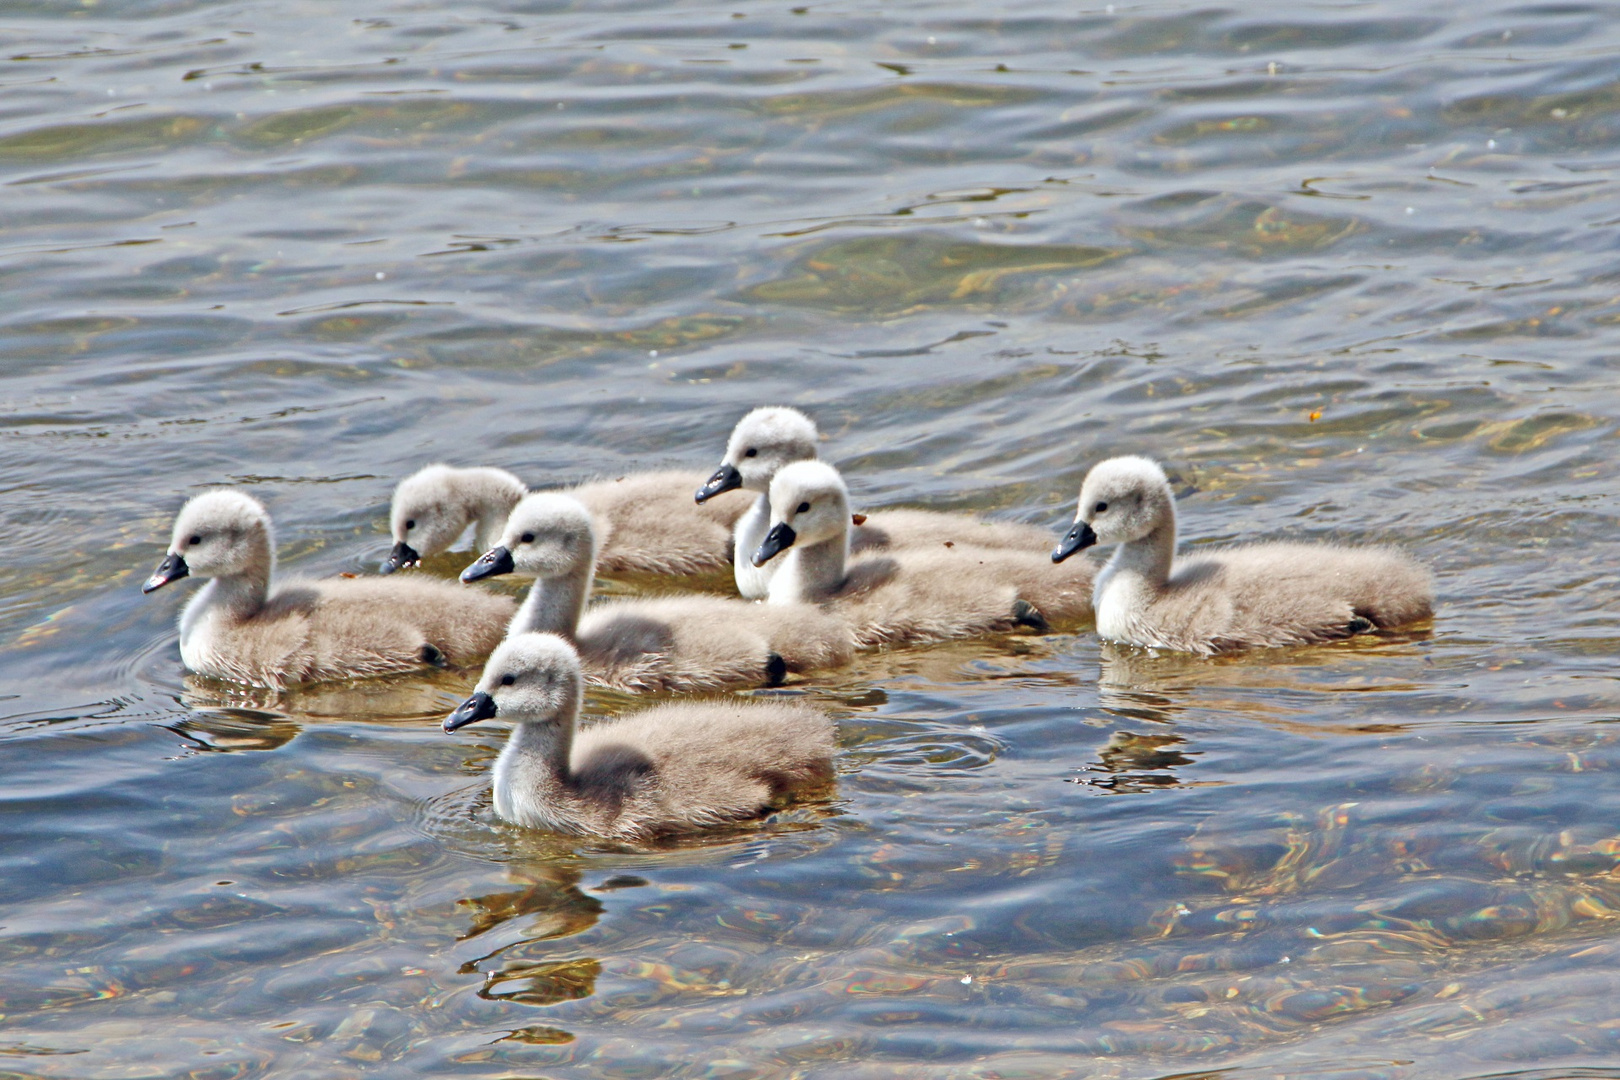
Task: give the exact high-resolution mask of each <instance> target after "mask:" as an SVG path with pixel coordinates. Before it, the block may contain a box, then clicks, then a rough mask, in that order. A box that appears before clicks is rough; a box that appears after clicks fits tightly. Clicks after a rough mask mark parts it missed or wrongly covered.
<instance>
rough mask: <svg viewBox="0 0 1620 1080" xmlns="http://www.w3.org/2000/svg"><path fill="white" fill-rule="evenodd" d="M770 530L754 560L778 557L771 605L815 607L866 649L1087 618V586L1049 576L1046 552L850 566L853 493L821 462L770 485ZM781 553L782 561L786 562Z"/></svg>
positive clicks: (923, 556) (958, 547) (903, 555)
mask: <svg viewBox="0 0 1620 1080" xmlns="http://www.w3.org/2000/svg"><path fill="white" fill-rule="evenodd" d="M770 494H771V527H770V529H769V531H767V532H766V534H765V538H764V540H762V541H761V542H760V544H759V547H758V548H757V549H756V550H755V551H754V553H753V561H754V562H755V563H756V564H758V565H763V564H764V563H766V562H769V561H770V560H772V559H777V558H780V559H781V560H782V565H781V566H780V567H779V568H778V569H777V571H776V574H775V575H774V576H773V577H772V578H771V583H770V592H769V602H770V604H771V605H776V604H794V605H802V604H805V603H816V604H821V605H823V607H824V609H825V610H828V611H830V612H832V613H833V614H835V615H837V616H838V617H840V618H842V619H845V620H848V621H849V623H850V624H851V625H852V626H853V627H854V631H855V639H856V641H857V642H858V643H859V644H860V645H861V646H862V647H867V646H872V645H882V644H891V643H904V642H925V641H944V640H947V639H950V638H960V637H972V636H974V635H976V634H985V633H991V632H995V631H1000V630H1009V629H1012V628H1013V627H1014V626H1018V625H1025V626H1030V627H1034V628H1036V629H1042V630H1045V629H1049V628H1050V625H1051V624H1052V623H1055V622H1064V623H1072V622H1075V621H1079V620H1084V619H1087V618H1089V617H1090V615H1091V582H1090V580H1089V579H1080V580H1076V579H1072V578H1069V577H1068V576H1067V575H1065V574H1063V573H1054V572H1053V567H1052V563H1051V560H1050V559H1048V558H1047V557H1046V555H1045V553H1044V552H1043V553H1041V554H1035V553H1033V552H1028V551H1016V550H1008V549H995V548H981V547H974V546H972V545H970V544H953V545H950V546H945V545H941V546H938V547H934V548H928V549H922V550H919V549H902V550H896V551H891V552H889V553H888V554H884V555H869V556H866V557H864V558H861V559H857V560H855V561H853V562H850V561H848V559H849V530H850V514H849V491H848V490H847V489H846V488H845V487H844V480H843V477H841V476H839V475H838V470H837V469H834V468H833V467H832V466H831V465H827V464H825V463H823V462H820V461H799V462H795V463H794V464H792V465H788V466H786V467H784V468H783V469H782V470H781V471H780V472H779V473H777V474H776V479H775V480H773V481H771V493H770ZM784 553H785V554H784Z"/></svg>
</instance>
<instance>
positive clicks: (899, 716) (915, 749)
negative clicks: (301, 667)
mask: <svg viewBox="0 0 1620 1080" xmlns="http://www.w3.org/2000/svg"><path fill="white" fill-rule="evenodd" d="M1617 16H1620V8H1617V7H1616V6H1615V5H1613V4H1563V5H1534V4H1532V5H1525V4H1509V3H1486V4H1475V5H1468V6H1459V5H1450V4H1431V5H1411V4H1391V3H1380V2H1368V3H1354V4H1325V3H1319V4H1309V3H1307V4H1289V5H1281V4H1250V5H1236V6H1230V7H1207V6H1206V7H1194V6H1186V5H1178V4H1173V3H1162V4H1160V3H1116V4H1114V5H1112V7H1109V6H1108V5H1100V4H1094V5H1090V6H1084V7H1075V6H1072V5H1070V6H1064V5H1053V4H1046V3H1040V2H1035V3H1030V4H1025V5H1021V6H1017V7H1014V8H1007V9H1003V10H1000V11H998V12H991V11H988V10H987V9H984V8H982V6H977V7H976V6H972V5H966V4H953V3H948V2H943V0H941V2H937V3H932V4H907V5H892V4H891V5H882V6H861V5H847V4H829V5H821V4H817V3H814V2H811V3H809V4H807V5H804V6H790V4H779V5H772V4H762V3H759V2H756V0H749V2H748V3H738V4H735V5H731V6H712V5H706V4H702V3H674V4H666V5H648V4H637V3H618V4H614V5H603V4H593V5H581V6H578V7H571V6H569V5H566V4H559V3H496V2H483V0H475V2H473V3H471V4H461V5H454V6H452V7H449V8H446V7H443V6H442V5H437V6H430V5H425V4H414V3H406V2H393V3H389V2H384V3H382V4H374V5H371V6H369V7H367V8H366V9H365V10H364V11H361V10H359V9H356V8H354V7H352V6H349V7H345V6H342V5H330V4H316V3H308V2H293V3H276V4H270V3H263V2H253V0H249V2H246V3H240V4H232V5H214V4H203V3H194V2H193V3H187V2H164V0H77V2H74V3H58V2H52V3H28V2H23V3H17V2H0V57H3V58H4V63H3V64H0V296H3V297H4V300H5V302H4V305H3V307H0V358H3V364H0V380H3V382H0V386H3V390H4V393H3V395H0V425H3V428H0V431H3V436H4V438H3V441H0V447H3V449H4V462H5V467H4V469H3V470H0V485H3V490H4V492H5V497H4V498H3V499H0V547H3V550H4V551H5V553H6V557H5V558H4V559H3V560H0V656H3V659H0V701H3V705H0V711H3V713H4V715H3V716H0V744H3V745H0V753H3V755H4V759H3V760H4V764H3V765H0V1076H3V1077H6V1078H8V1080H9V1078H12V1077H50V1078H67V1077H72V1078H98V1080H99V1078H103V1077H106V1078H113V1077H119V1078H122V1077H170V1076H191V1077H221V1078H224V1077H232V1078H235V1077H252V1076H272V1075H274V1076H323V1077H324V1076H331V1077H343V1076H356V1075H362V1074H364V1075H377V1076H415V1075H423V1076H435V1077H438V1076H478V1077H483V1076H487V1077H492V1078H493V1077H518V1076H523V1077H529V1076H546V1077H553V1078H565V1077H580V1078H583V1077H604V1078H605V1077H615V1078H620V1077H638V1076H648V1077H651V1076H660V1077H662V1076H702V1077H711V1076H712V1077H717V1078H718V1077H727V1078H742V1077H773V1078H774V1077H800V1076H803V1077H840V1078H844V1077H856V1078H860V1077H869V1076H870V1077H880V1076H881V1077H901V1078H922V1077H940V1078H944V1077H952V1078H955V1077H981V1078H984V1080H992V1078H1012V1077H1031V1078H1036V1077H1039V1078H1045V1077H1060V1076H1069V1075H1074V1076H1087V1077H1116V1076H1117V1077H1131V1078H1137V1077H1140V1078H1148V1077H1160V1076H1171V1075H1180V1076H1186V1075H1198V1076H1203V1075H1207V1074H1210V1073H1212V1072H1213V1071H1215V1070H1228V1071H1229V1074H1230V1075H1232V1076H1236V1077H1254V1078H1258V1077H1261V1076H1267V1077H1269V1076H1274V1075H1289V1076H1312V1077H1345V1078H1351V1077H1354V1078H1357V1080H1360V1078H1363V1077H1373V1076H1377V1077H1391V1078H1400V1080H1405V1078H1408V1077H1431V1076H1433V1077H1447V1078H1460V1077H1484V1076H1498V1075H1502V1074H1513V1075H1517V1076H1519V1077H1521V1078H1523V1080H1541V1078H1549V1080H1550V1078H1552V1077H1565V1076H1577V1075H1578V1076H1590V1077H1605V1076H1612V1075H1620V1013H1617V1011H1616V1006H1615V1004H1614V1002H1615V1001H1616V999H1617V992H1620V869H1617V867H1620V799H1617V797H1616V795H1615V794H1614V785H1613V782H1612V780H1611V777H1612V775H1613V772H1614V770H1615V768H1616V767H1617V766H1620V745H1617V741H1616V728H1615V727H1614V721H1615V720H1616V718H1617V716H1620V710H1617V701H1620V688H1617V686H1616V662H1615V661H1616V651H1617V649H1616V645H1617V638H1620V634H1617V630H1620V620H1617V615H1616V611H1617V610H1620V604H1617V599H1620V597H1617V589H1616V583H1615V575H1614V568H1615V566H1616V565H1617V560H1620V544H1617V542H1616V540H1615V535H1616V528H1615V526H1616V520H1615V519H1616V512H1615V491H1616V488H1615V481H1614V475H1615V472H1614V462H1615V458H1616V450H1617V446H1620V444H1617V442H1616V434H1617V430H1620V428H1617V413H1620V404H1617V403H1620V395H1617V391H1620V386H1617V383H1620V378H1617V372H1620V360H1617V357H1620V350H1617V347H1616V343H1617V339H1616V334H1615V330H1614V327H1615V326H1616V324H1617V323H1620V286H1617V281H1620V276H1617V274H1616V269H1615V267H1616V258H1615V252H1616V238H1617V226H1620V201H1617V199H1616V190H1617V189H1616V184H1615V180H1616V170H1617V169H1620V67H1617V65H1616V57H1617V55H1620V18H1617ZM762 403H790V404H795V405H798V406H800V407H803V408H805V409H806V410H808V411H810V412H811V413H812V414H813V415H814V416H815V417H816V418H817V419H818V421H819V422H820V423H821V425H822V428H823V430H824V431H825V432H826V433H827V434H828V436H829V441H828V443H827V445H826V456H828V457H829V458H830V459H832V460H834V461H835V462H837V463H838V464H839V465H840V466H841V467H842V468H843V469H844V470H845V472H846V475H847V476H848V477H849V479H850V482H851V484H852V486H853V488H854V490H855V492H856V494H857V498H858V499H859V500H860V502H861V504H862V505H863V506H867V507H876V506H885V505H897V504H906V505H919V506H933V507H941V508H955V509H972V510H976V511H980V512H983V513H986V514H990V515H992V516H996V517H1002V518H1008V519H1016V520H1027V521H1033V522H1038V523H1041V524H1047V525H1051V526H1052V527H1053V529H1054V536H1055V535H1056V534H1057V532H1058V530H1059V527H1060V526H1061V525H1062V524H1064V523H1066V521H1067V519H1068V517H1069V516H1070V515H1071V514H1072V500H1073V498H1074V496H1075V492H1076V490H1077V489H1078V486H1079V481H1080V478H1081V477H1082V476H1083V475H1084V473H1085V471H1086V469H1087V468H1088V467H1089V466H1090V465H1091V464H1092V463H1094V462H1095V461H1096V460H1098V459H1100V458H1102V457H1105V456H1109V455H1112V454H1115V453H1122V452H1143V453H1150V454H1152V455H1154V456H1156V457H1158V458H1160V459H1162V460H1164V461H1165V463H1166V465H1167V467H1168V468H1169V469H1170V471H1171V472H1172V474H1173V475H1174V477H1175V480H1176V485H1177V489H1178V492H1179V493H1180V495H1181V512H1182V524H1183V530H1184V535H1185V538H1186V540H1187V542H1189V543H1194V544H1196V543H1206V542H1224V541H1232V540H1239V539H1250V538H1279V537H1289V538H1334V539H1342V540H1347V541H1352V542H1361V541H1392V542H1397V543H1400V544H1402V545H1403V546H1405V547H1407V548H1408V549H1409V550H1411V551H1412V552H1414V553H1415V554H1417V555H1418V556H1419V557H1420V558H1422V559H1423V560H1424V561H1425V562H1427V563H1428V564H1429V565H1431V566H1432V567H1433V568H1434V569H1435V572H1436V577H1437V581H1438V586H1439V596H1440V605H1439V612H1438V615H1437V618H1436V619H1435V621H1434V623H1433V626H1432V628H1430V629H1425V630H1419V631H1418V632H1414V633H1411V634H1402V635H1390V636H1387V637H1383V638H1379V639H1363V640H1358V641H1355V642H1351V643H1344V644H1340V645H1335V646H1332V647H1324V648H1315V649H1303V650H1292V651H1287V652H1281V653H1264V654H1253V655H1245V656H1240V657H1232V658H1225V659H1220V660H1210V661H1205V660H1190V659H1184V658H1176V657H1167V656H1160V657H1154V656H1149V655H1147V654H1145V653H1140V652H1134V651H1131V650H1122V649H1116V648H1114V647H1112V646H1108V645H1105V644H1101V643H1099V642H1098V641H1097V640H1096V639H1095V637H1094V636H1092V635H1090V634H1080V635H1052V636H1048V637H1027V636H1018V637H1011V638H1006V639H1000V640H986V641H978V642H969V643H959V644H954V645H950V646H944V647H938V648H932V649H926V650H913V651H896V652H890V653H883V654H875V655H870V656H867V657H865V658H863V659H862V661H861V662H860V663H859V664H858V665H857V666H855V667H853V668H851V669H848V670H846V671H841V672H836V673H832V674H830V675H827V676H825V677H818V678H817V679H815V680H814V681H811V682H809V683H806V684H803V685H800V686H797V687H795V688H793V689H792V690H790V691H787V692H790V693H794V694H802V695H804V696H806V697H807V698H809V699H810V700H812V701H814V702H816V703H818V704H820V705H822V706H824V707H825V708H827V709H828V710H829V711H831V712H832V713H833V714H834V715H835V716H836V718H837V719H838V721H839V723H840V726H841V744H842V747H843V749H842V752H841V757H840V778H839V783H838V787H837V792H836V796H835V798H834V800H833V801H832V802H830V803H828V804H815V805H808V806H802V807H799V808H797V809H795V810H793V811H791V812H789V813H787V814H785V815H782V816H781V817H779V818H778V819H775V820H773V821H771V822H768V823H765V824H763V825H760V826H758V827H749V828H743V829H739V830H737V831H734V832H730V833H726V834H723V835H717V836H711V837H706V838H701V839H696V840H691V841H685V842H680V843H674V844H670V845H666V846H663V847H659V848H650V849H647V850H614V849H605V848H601V847H597V846H592V845H590V844H580V843H577V842H571V841H564V840H561V839H558V838H550V837H545V836H537V835H529V834H524V833H523V832H521V831H519V830H511V829H506V828H503V827H500V826H499V825H497V824H496V823H495V822H494V821H493V819H492V817H491V815H490V812H489V808H488V801H487V794H486V793H485V784H486V783H487V772H488V767H489V764H490V762H491V760H492V759H493V755H494V753H495V751H496V750H497V749H498V746H499V740H500V734H499V732H498V731H491V732H478V731H476V730H473V731H469V732H467V733H463V735H460V736H455V737H452V736H446V735H444V734H442V733H441V732H440V731H439V730H438V728H437V723H436V721H437V719H438V718H439V717H440V716H441V715H442V714H443V713H444V712H445V711H447V710H448V709H449V708H450V707H451V706H452V705H453V704H454V702H455V701H456V699H457V697H458V695H460V694H462V693H463V692H465V690H466V688H467V685H468V682H469V679H468V677H467V676H466V675H443V676H435V677H434V678H432V679H426V680H419V681H410V680H406V681H400V682H389V683H371V684H359V685H356V686H352V687H326V688H320V689H317V690H311V691H306V692H302V693H298V694H295V695H292V696H290V697H288V698H285V699H275V698H267V697H265V696H263V695H256V694H253V693H249V692H245V691H242V690H240V689H238V688H232V687H229V686H227V685H225V684H218V683H207V682H204V681H199V680H194V679H190V678H188V677H187V676H185V674H184V672H183V671H182V670H181V668H180V664H179V657H178V653H177V649H176V647H175V643H174V639H175V631H174V618H175V615H176V612H177V609H178V606H179V604H180V603H181V601H182V597H181V596H180V595H178V594H179V593H182V592H183V591H184V589H185V583H182V584H181V586H179V587H177V588H175V589H172V590H165V591H164V592H162V593H159V594H156V595H154V596H151V597H146V598H143V597H141V595H140V593H139V589H138V586H139V583H140V581H141V580H142V579H143V578H144V577H145V575H146V574H147V573H149V572H150V570H151V567H152V566H153V565H155V563H156V561H157V560H158V559H159V558H160V557H161V553H162V549H163V545H164V542H165V540H166V537H167V533H168V527H169V521H170V518H171V516H172V514H173V512H174V510H175V509H176V508H177V506H178V505H179V504H180V502H181V501H182V500H183V499H184V498H185V497H186V496H187V495H188V494H190V493H192V492H194V491H196V490H198V489H200V488H202V487H205V486H210V485H216V484H221V483H230V484H240V485H244V486H248V487H249V488H250V489H251V490H252V491H253V492H254V494H256V495H258V496H259V497H261V498H262V499H264V500H265V501H266V503H267V504H268V505H269V507H270V509H271V511H272V513H273V514H274V515H275V517H276V520H277V523H278V528H279V539H280V544H279V550H280V557H281V560H282V565H283V567H284V569H286V570H288V571H297V572H303V573H315V574H322V573H336V572H362V571H367V570H369V569H371V568H373V567H374V566H375V564H376V563H377V561H379V560H380V559H381V558H382V557H383V556H384V554H385V553H386V551H387V548H388V546H389V542H388V539H387V536H386V534H385V531H384V529H385V524H384V523H385V518H386V502H387V498H388V494H389V492H390V491H391V488H392V485H393V483H394V482H395V481H396V480H397V479H398V478H399V477H401V476H403V475H405V474H406V473H408V472H409V471H411V470H413V469H414V468H416V467H418V466H420V465H422V464H425V463H427V462H429V461H433V460H440V459H444V460H453V461H457V462H460V463H463V464H477V463H490V464H498V465H502V466H505V467H507V468H511V469H513V470H515V471H517V472H518V473H520V474H521V475H523V476H524V477H525V478H526V479H527V480H529V481H530V482H531V483H532V484H535V485H537V486H538V485H542V484H546V483H551V482H557V483H561V482H567V481H572V480H576V479H582V478H587V477H592V476H601V475H619V474H622V473H623V472H624V471H626V470H630V469H652V468H664V467H670V466H683V467H688V468H692V469H705V468H712V467H713V465H714V464H715V463H716V462H717V460H718V456H719V453H720V450H721V448H722V446H723V443H724V439H725V436H726V433H727V432H728V431H729V429H730V426H731V425H732V423H734V422H735V420H736V419H737V417H738V416H740V415H741V414H742V413H743V412H744V411H746V410H747V409H748V408H750V407H752V406H754V405H757V404H762ZM455 565H458V564H457V563H456V562H455V560H450V561H448V562H446V563H445V564H444V565H443V566H439V565H438V564H435V565H434V567H432V568H430V569H434V570H438V571H445V570H448V569H451V568H453V567H454V566H455ZM171 594H175V595H171ZM631 706H632V702H631V701H630V700H629V699H626V698H622V697H602V698H599V699H595V700H593V702H592V708H593V710H595V711H596V712H598V713H601V712H613V711H618V710H622V709H624V708H626V707H631Z"/></svg>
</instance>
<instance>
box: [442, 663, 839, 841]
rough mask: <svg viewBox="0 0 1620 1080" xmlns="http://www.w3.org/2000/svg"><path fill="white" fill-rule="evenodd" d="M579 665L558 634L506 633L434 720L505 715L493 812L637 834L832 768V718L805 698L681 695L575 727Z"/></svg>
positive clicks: (761, 798)
mask: <svg viewBox="0 0 1620 1080" xmlns="http://www.w3.org/2000/svg"><path fill="white" fill-rule="evenodd" d="M580 672H581V669H580V661H579V657H578V655H577V653H575V651H574V650H573V648H572V647H571V646H570V645H569V644H568V642H566V641H565V640H563V639H562V638H560V637H558V636H556V635H553V634H519V635H516V636H514V637H512V638H510V639H508V640H507V641H506V642H504V643H502V645H501V646H500V648H498V649H497V650H496V651H495V653H494V654H493V655H492V656H491V657H490V660H489V663H488V664H487V665H486V667H485V669H484V674H483V676H482V677H481V678H480V679H479V682H478V688H477V690H476V691H475V692H474V693H473V695H472V696H471V697H469V698H468V699H467V700H466V701H465V702H464V703H463V704H462V705H461V707H460V708H458V709H457V710H456V711H455V712H454V713H452V714H451V715H450V717H449V718H447V719H446V720H445V724H444V726H445V730H446V731H454V730H456V729H457V728H460V727H463V726H465V725H467V724H470V723H474V722H476V721H479V720H485V719H491V718H495V719H501V720H506V721H509V722H511V723H512V724H514V725H515V728H514V730H513V732H512V734H511V736H510V737H509V738H508V740H507V743H506V746H505V747H504V748H503V749H502V751H501V755H500V757H499V759H497V761H496V764H495V771H494V789H495V790H494V795H495V811H496V813H497V814H499V815H500V816H501V817H502V818H503V819H505V820H507V821H510V822H512V823H514V824H517V825H523V826H528V827H531V828H539V829H547V830H551V831H554V832H563V833H573V834H584V835H595V836H603V837H608V838H611V839H617V840H642V839H646V838H649V837H652V836H657V835H660V834H667V833H675V832H686V831H692V830H696V829H702V828H705V827H709V826H713V825H718V824H722V823H725V822H732V821H738V820H743V819H747V818H752V817H757V816H759V815H760V814H762V813H765V812H767V811H768V810H770V809H772V808H774V807H776V806H778V805H780V804H782V803H783V802H785V801H786V800H787V799H788V798H789V797H791V796H792V795H793V794H795V793H797V792H802V791H805V790H807V789H812V788H815V787H819V786H824V785H826V784H827V783H828V782H829V781H830V780H831V778H832V759H833V754H834V751H835V745H834V741H833V725H832V721H831V720H829V719H828V718H827V716H826V715H825V714H823V713H821V712H820V711H818V710H816V709H813V708H811V707H809V706H806V705H802V704H795V703H788V702H744V701H738V700H735V699H719V700H715V701H709V702H683V703H679V704H671V705H662V706H658V707H656V708H653V709H649V710H647V711H645V712H641V713H636V714H634V715H631V716H628V717H624V718H622V719H618V720H611V721H603V722H599V723H596V724H594V725H592V726H591V727H589V728H587V729H585V730H584V731H579V730H578V729H577V721H578V714H579V704H580V690H581V681H582V680H581V673H580Z"/></svg>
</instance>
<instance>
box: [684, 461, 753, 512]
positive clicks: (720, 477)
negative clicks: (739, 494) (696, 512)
mask: <svg viewBox="0 0 1620 1080" xmlns="http://www.w3.org/2000/svg"><path fill="white" fill-rule="evenodd" d="M740 487H742V473H740V472H738V471H737V467H736V466H735V465H722V466H720V467H719V468H718V469H716V470H714V475H713V476H711V477H709V478H708V479H707V480H705V481H703V486H702V487H700V488H698V489H697V494H696V495H694V496H692V497H693V498H694V499H696V500H697V501H698V502H700V503H703V502H708V501H709V500H710V499H712V498H714V497H715V496H716V495H719V494H720V493H721V492H723V491H736V490H737V489H738V488H740Z"/></svg>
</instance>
